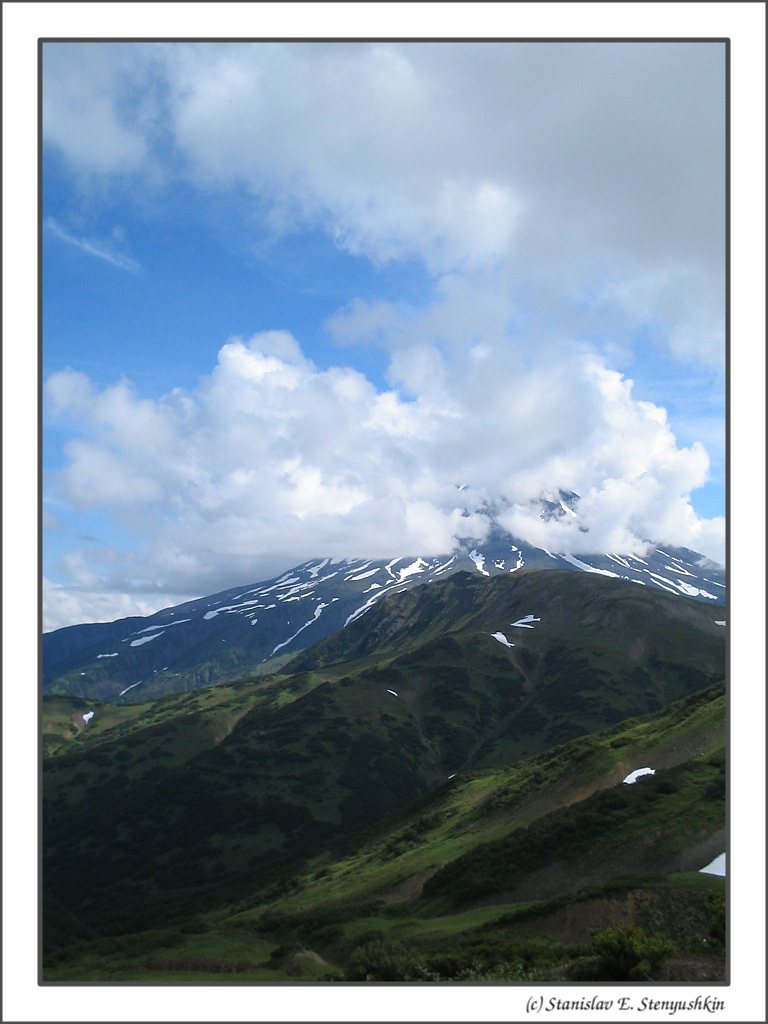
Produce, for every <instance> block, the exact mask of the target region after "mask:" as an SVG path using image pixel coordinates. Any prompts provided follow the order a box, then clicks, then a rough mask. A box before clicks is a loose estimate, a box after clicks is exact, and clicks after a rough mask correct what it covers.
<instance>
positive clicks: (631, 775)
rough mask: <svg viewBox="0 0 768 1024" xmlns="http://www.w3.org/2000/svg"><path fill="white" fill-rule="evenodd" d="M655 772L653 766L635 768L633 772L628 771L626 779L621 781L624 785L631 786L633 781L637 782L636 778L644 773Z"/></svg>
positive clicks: (652, 773) (640, 777)
mask: <svg viewBox="0 0 768 1024" xmlns="http://www.w3.org/2000/svg"><path fill="white" fill-rule="evenodd" d="M655 774H656V769H655V768H636V769H635V770H634V771H633V772H630V773H629V775H628V776H627V777H626V779H624V780H623V781H624V784H625V785H626V786H632V785H634V783H635V782H637V780H638V779H642V777H643V776H644V775H655Z"/></svg>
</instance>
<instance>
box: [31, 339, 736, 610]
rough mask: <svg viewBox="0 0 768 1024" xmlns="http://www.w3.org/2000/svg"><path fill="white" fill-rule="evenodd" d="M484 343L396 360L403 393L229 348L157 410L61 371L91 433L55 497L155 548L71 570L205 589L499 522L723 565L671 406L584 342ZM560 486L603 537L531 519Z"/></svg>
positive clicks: (715, 528) (566, 542) (52, 392)
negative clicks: (638, 392) (534, 504)
mask: <svg viewBox="0 0 768 1024" xmlns="http://www.w3.org/2000/svg"><path fill="white" fill-rule="evenodd" d="M486 349H487V354H486V355H485V356H484V358H481V359H478V358H477V356H476V355H474V356H473V354H472V351H471V350H466V351H462V350H460V349H449V348H444V349H438V348H437V347H434V348H433V349H431V350H430V351H429V352H427V353H426V354H425V353H424V352H423V351H422V350H421V349H420V348H419V347H418V346H415V347H414V348H412V349H411V350H410V351H406V350H405V349H399V350H398V351H397V352H396V354H395V361H396V364H397V373H396V374H394V371H393V375H396V376H398V377H401V378H403V379H404V380H407V383H408V389H409V392H410V394H411V397H407V398H406V397H404V395H403V393H402V392H401V391H400V390H398V389H397V388H393V389H391V390H389V391H381V392H378V391H377V390H376V388H375V387H374V386H373V385H372V384H371V383H370V381H368V380H367V379H366V378H365V377H364V376H363V375H362V374H360V373H359V372H357V371H355V370H352V369H349V368H345V367H335V368H332V369H329V370H319V369H318V368H317V367H315V366H314V365H313V364H312V363H311V362H310V361H308V360H307V359H306V358H305V357H304V356H303V355H302V353H301V351H300V349H299V346H298V344H297V343H296V341H295V340H294V339H293V338H292V337H291V336H290V335H288V334H286V333H283V332H267V333H265V334H261V335H255V336H254V337H253V338H251V339H250V340H249V341H247V342H246V341H244V340H242V339H231V340H229V341H228V342H227V343H226V344H225V345H223V346H222V348H221V350H220V352H219V358H218V362H217V365H216V367H215V368H214V370H213V372H212V373H211V374H210V375H209V376H208V377H207V378H204V379H203V380H202V381H201V382H200V385H199V387H198V388H197V390H196V391H194V392H189V393H187V392H182V391H180V390H176V391H173V392H171V393H170V394H168V395H166V396H164V397H162V398H160V399H158V400H153V401H150V400H147V399H142V398H140V397H139V396H138V395H136V394H135V392H134V390H133V389H132V388H131V387H130V385H129V384H128V383H127V382H125V381H122V382H119V383H118V384H116V385H115V386H113V387H110V388H106V389H104V390H102V391H99V390H97V389H96V388H94V387H93V386H92V385H90V384H89V383H88V381H87V379H86V378H85V377H83V375H81V374H77V373H75V372H73V371H71V370H67V371H62V372H60V373H56V374H54V375H52V376H51V377H50V378H49V379H48V381H47V384H46V394H47V397H48V398H49V400H50V401H51V403H52V408H53V409H55V410H56V412H55V415H56V416H57V417H64V418H66V420H68V421H70V422H72V421H74V423H76V425H77V427H78V430H79V431H80V432H81V433H83V434H84V435H85V436H83V437H80V438H78V439H77V440H74V441H70V443H69V445H68V447H67V464H66V466H65V467H64V469H63V470H61V471H60V473H59V474H58V475H57V476H56V477H54V478H53V479H52V482H51V486H52V487H53V489H54V491H55V496H56V498H57V499H58V500H59V501H65V502H68V503H70V504H72V505H76V506H78V507H80V508H82V507H92V508H98V509H100V510H102V511H106V512H109V513H111V514H112V515H114V516H115V517H116V518H117V520H118V522H120V524H121V525H123V526H124V527H126V528H129V529H132V530H133V531H135V533H136V536H137V538H138V539H139V541H140V543H138V544H137V545H136V548H135V550H134V551H133V552H132V553H131V554H130V555H128V556H124V557H119V556H117V555H116V554H115V555H113V556H111V562H110V560H109V559H105V557H104V553H103V552H101V553H98V554H97V555H93V554H88V553H86V552H79V553H77V554H76V555H71V556H70V558H69V561H68V562H66V560H65V562H66V564H64V565H63V568H64V569H65V571H67V572H68V574H69V577H70V578H72V579H74V580H75V581H76V583H77V585H78V586H79V587H80V588H82V589H83V590H85V591H87V592H88V593H94V592H103V591H110V590H111V591H115V590H119V589H120V588H123V589H124V590H126V591H130V590H131V589H132V590H133V591H134V592H139V591H140V590H141V587H140V586H138V585H137V584H136V581H137V580H149V581H152V583H151V589H152V590H154V591H156V590H159V591H160V592H162V593H163V594H165V593H169V594H170V593H174V594H181V593H186V594H190V595H196V594H203V593H206V592H211V591H213V590H216V589H221V588H222V587H224V586H226V585H235V584H237V583H241V582H247V581H248V580H250V579H254V580H255V579H258V578H263V577H265V576H268V575H269V574H270V573H272V572H277V571H279V570H282V569H283V568H284V567H286V566H288V565H291V564H295V563H297V562H299V561H301V560H303V559H305V558H310V557H313V556H315V555H325V554H331V555H338V556H341V555H345V556H357V555H360V556H362V555H367V556H370V557H384V556H390V557H393V556H395V555H405V554H424V555H426V554H437V553H440V552H444V551H447V550H449V549H450V548H452V547H453V546H454V545H456V544H457V543H458V542H459V541H460V540H462V539H465V538H476V539H481V538H482V537H483V536H485V535H486V533H487V531H488V529H489V528H490V526H491V523H492V522H493V521H494V520H495V521H498V522H499V523H501V524H502V525H503V526H505V527H507V528H509V529H510V530H512V531H513V532H515V533H516V534H518V535H519V536H521V537H522V538H523V539H525V540H528V541H530V542H532V543H535V544H540V545H541V546H544V547H548V548H550V549H556V550H564V551H570V552H573V553H578V552H585V551H594V550H618V551H622V550H623V551H626V550H636V551H637V550H640V548H641V546H642V540H643V538H650V539H653V540H656V541H665V542H667V543H672V544H683V545H686V546H689V547H692V548H695V549H698V550H702V551H703V552H704V553H705V554H708V555H711V556H713V557H721V544H722V523H718V522H716V521H710V522H702V521H700V520H699V519H697V517H696V516H695V514H694V513H693V510H692V508H691V506H690V502H689V499H688V495H689V494H690V491H691V490H692V489H694V488H696V487H697V486H700V485H701V484H702V483H703V482H704V481H705V480H706V477H707V469H708V459H707V455H706V452H705V450H704V448H703V447H702V446H701V445H700V444H693V445H691V446H690V447H688V448H679V447H678V446H677V445H676V442H675V438H674V436H673V434H672V432H671V430H670V428H669V425H668V423H667V421H666V415H665V413H664V411H663V410H662V409H659V408H658V407H657V406H654V405H652V404H651V403H648V402H639V401H636V400H635V399H634V398H633V397H632V385H631V382H630V381H627V380H625V379H623V378H622V377H621V376H620V375H619V374H618V373H616V372H614V371H611V370H608V369H606V368H605V366H604V365H603V364H602V363H601V362H600V360H599V359H597V358H596V357H595V356H593V355H590V354H589V353H585V352H583V351H581V350H579V349H575V350H574V349H572V348H565V347H562V348H560V349H557V350H555V349H553V350H552V351H551V353H550V354H549V355H548V356H547V358H546V359H544V358H543V357H541V355H540V358H539V360H538V362H537V363H536V364H535V365H533V366H528V367H525V366H524V365H523V364H522V363H521V361H520V358H519V353H518V352H517V350H516V349H515V348H512V347H510V346H507V348H506V349H504V348H503V347H502V346H498V345H495V344H493V343H491V342H488V343H486ZM444 394H445V395H450V401H447V402H444V401H443V395H444ZM458 482H462V483H466V484H467V485H468V486H467V487H466V488H465V489H463V490H461V491H459V490H457V487H456V484H457V483H458ZM558 487H564V488H568V489H572V490H575V491H577V492H578V493H580V494H581V495H582V496H583V497H582V501H581V506H580V511H581V518H582V523H583V525H585V526H586V527H587V528H588V530H589V533H586V534H585V533H583V532H580V531H578V530H577V529H574V528H573V526H572V525H571V524H570V523H569V522H561V523H553V524H544V523H541V521H540V520H538V519H537V518H536V517H532V516H531V515H530V512H529V510H527V509H526V504H527V502H529V501H530V500H531V499H534V498H537V497H539V496H541V495H543V494H547V493H549V492H551V491H553V490H555V489H556V488H558ZM97 563H98V564H97ZM52 596H53V597H56V596H57V594H56V593H54V594H53V595H52Z"/></svg>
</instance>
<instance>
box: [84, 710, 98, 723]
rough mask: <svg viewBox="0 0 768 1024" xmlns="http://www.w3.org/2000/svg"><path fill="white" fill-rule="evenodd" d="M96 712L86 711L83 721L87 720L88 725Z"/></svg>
mask: <svg viewBox="0 0 768 1024" xmlns="http://www.w3.org/2000/svg"><path fill="white" fill-rule="evenodd" d="M94 714H95V712H94V711H86V712H85V714H84V715H83V721H84V722H85V724H86V725H88V723H89V722H90V720H91V719H92V718H93V716H94Z"/></svg>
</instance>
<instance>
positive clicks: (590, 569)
mask: <svg viewBox="0 0 768 1024" xmlns="http://www.w3.org/2000/svg"><path fill="white" fill-rule="evenodd" d="M547 554H549V552H547ZM560 557H561V558H563V559H565V561H566V562H570V564H571V565H575V566H576V568H577V569H583V570H584V572H594V573H597V574H598V576H612V577H613V579H615V580H619V579H621V576H619V574H618V573H617V572H609V571H608V569H596V568H595V567H594V565H587V563H586V562H582V561H581V559H580V558H575V557H574V556H573V555H561V556H560Z"/></svg>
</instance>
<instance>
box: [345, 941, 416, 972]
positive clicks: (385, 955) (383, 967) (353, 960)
mask: <svg viewBox="0 0 768 1024" xmlns="http://www.w3.org/2000/svg"><path fill="white" fill-rule="evenodd" d="M344 976H345V978H346V980H347V981H430V980H434V979H433V978H432V977H431V976H430V974H429V972H428V971H427V968H426V965H425V964H424V963H423V961H422V960H421V959H420V958H419V956H418V954H417V953H416V952H415V950H413V949H411V948H409V947H408V946H403V945H401V944H400V943H398V942H382V941H381V940H378V939H377V940H374V941H373V942H366V943H364V944H363V945H361V946H358V947H357V949H355V951H354V952H353V953H352V955H351V956H350V958H349V961H348V962H347V967H346V970H345V972H344Z"/></svg>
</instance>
